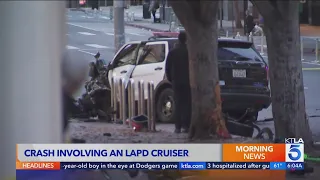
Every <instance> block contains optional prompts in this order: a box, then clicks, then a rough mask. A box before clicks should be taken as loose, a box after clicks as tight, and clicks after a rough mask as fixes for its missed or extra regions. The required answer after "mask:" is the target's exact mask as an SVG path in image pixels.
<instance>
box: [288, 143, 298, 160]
mask: <svg viewBox="0 0 320 180" xmlns="http://www.w3.org/2000/svg"><path fill="white" fill-rule="evenodd" d="M299 147H300V145H291V146H290V151H289V154H288V155H289V158H290V159H291V160H292V161H297V160H298V159H300V157H301V152H300V150H299V149H298V148H299ZM292 154H296V156H293V155H292Z"/></svg>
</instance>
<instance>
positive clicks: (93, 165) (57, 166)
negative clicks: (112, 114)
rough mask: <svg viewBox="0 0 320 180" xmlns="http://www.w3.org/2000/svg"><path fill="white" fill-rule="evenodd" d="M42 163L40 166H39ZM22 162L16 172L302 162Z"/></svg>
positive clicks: (297, 165) (285, 166) (289, 166)
mask: <svg viewBox="0 0 320 180" xmlns="http://www.w3.org/2000/svg"><path fill="white" fill-rule="evenodd" d="M41 163H42V164H41ZM43 164H45V163H43V162H30V163H29V164H28V162H24V163H23V164H22V166H20V167H19V168H18V167H17V170H19V169H20V170H50V169H51V170H79V169H86V170H100V169H126V170H128V169H145V170H165V169H168V170H169V169H176V170H209V169H211V170H221V169H225V170H228V169H230V170H231V169H233V170H236V169H245V170H258V169H268V170H303V169H304V163H303V162H294V163H292V162H290V163H288V162H54V163H51V165H50V163H46V164H45V165H46V166H44V165H43ZM49 165H50V168H49Z"/></svg>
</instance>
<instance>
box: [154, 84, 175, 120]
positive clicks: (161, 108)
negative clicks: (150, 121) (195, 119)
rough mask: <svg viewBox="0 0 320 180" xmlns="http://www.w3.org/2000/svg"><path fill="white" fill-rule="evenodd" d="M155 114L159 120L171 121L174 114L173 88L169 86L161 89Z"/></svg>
mask: <svg viewBox="0 0 320 180" xmlns="http://www.w3.org/2000/svg"><path fill="white" fill-rule="evenodd" d="M156 115H157V118H158V120H159V121H160V122H163V123H171V122H173V119H174V116H175V102H174V99H173V90H172V89H171V88H166V89H163V90H162V91H161V92H160V93H159V96H158V99H157V102H156Z"/></svg>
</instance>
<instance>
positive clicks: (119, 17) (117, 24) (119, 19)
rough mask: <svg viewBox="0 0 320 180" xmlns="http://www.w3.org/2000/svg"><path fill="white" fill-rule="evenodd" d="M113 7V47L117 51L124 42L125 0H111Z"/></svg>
mask: <svg viewBox="0 0 320 180" xmlns="http://www.w3.org/2000/svg"><path fill="white" fill-rule="evenodd" d="M113 8H114V11H113V12H114V47H115V52H117V51H118V50H119V49H120V48H121V46H122V45H124V44H125V32H124V8H125V0H113Z"/></svg>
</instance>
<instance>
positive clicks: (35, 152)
mask: <svg viewBox="0 0 320 180" xmlns="http://www.w3.org/2000/svg"><path fill="white" fill-rule="evenodd" d="M221 160H222V145H221V144H18V145H17V161H20V162H102V161H105V162H183V161H188V162H192V161H195V162H201V161H202V162H206V161H214V162H221Z"/></svg>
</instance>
